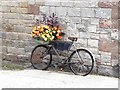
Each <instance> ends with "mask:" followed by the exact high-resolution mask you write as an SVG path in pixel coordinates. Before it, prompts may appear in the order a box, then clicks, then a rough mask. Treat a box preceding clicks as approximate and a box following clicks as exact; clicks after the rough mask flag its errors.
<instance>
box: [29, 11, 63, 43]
mask: <svg viewBox="0 0 120 90" xmlns="http://www.w3.org/2000/svg"><path fill="white" fill-rule="evenodd" d="M31 34H32V37H33V39H35V40H36V41H37V42H48V43H49V42H51V41H53V40H58V39H62V36H63V35H64V33H63V32H62V31H61V28H60V26H59V22H58V18H57V17H56V16H55V14H54V13H53V15H52V16H49V17H47V16H43V20H42V21H39V20H38V23H37V25H36V26H35V27H34V28H33V30H32V33H31Z"/></svg>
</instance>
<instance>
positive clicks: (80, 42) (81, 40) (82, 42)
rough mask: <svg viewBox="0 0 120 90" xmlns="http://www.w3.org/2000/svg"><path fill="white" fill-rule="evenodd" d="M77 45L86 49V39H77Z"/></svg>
mask: <svg viewBox="0 0 120 90" xmlns="http://www.w3.org/2000/svg"><path fill="white" fill-rule="evenodd" d="M77 43H79V44H80V46H82V47H86V46H87V39H78V40H77Z"/></svg>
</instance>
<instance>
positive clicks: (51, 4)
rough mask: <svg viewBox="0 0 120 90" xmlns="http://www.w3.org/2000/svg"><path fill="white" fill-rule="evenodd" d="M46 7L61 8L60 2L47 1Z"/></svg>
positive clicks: (56, 0) (58, 0) (55, 0)
mask: <svg viewBox="0 0 120 90" xmlns="http://www.w3.org/2000/svg"><path fill="white" fill-rule="evenodd" d="M45 5H47V6H60V0H50V1H48V0H45Z"/></svg>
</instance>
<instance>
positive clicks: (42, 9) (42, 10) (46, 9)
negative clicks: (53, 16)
mask: <svg viewBox="0 0 120 90" xmlns="http://www.w3.org/2000/svg"><path fill="white" fill-rule="evenodd" d="M49 11H50V9H49V6H40V14H47V15H49Z"/></svg>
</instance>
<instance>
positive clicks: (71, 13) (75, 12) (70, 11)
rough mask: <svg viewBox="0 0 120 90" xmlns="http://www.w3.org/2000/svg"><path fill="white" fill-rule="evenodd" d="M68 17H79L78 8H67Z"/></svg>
mask: <svg viewBox="0 0 120 90" xmlns="http://www.w3.org/2000/svg"><path fill="white" fill-rule="evenodd" d="M68 16H81V13H80V8H68Z"/></svg>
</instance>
